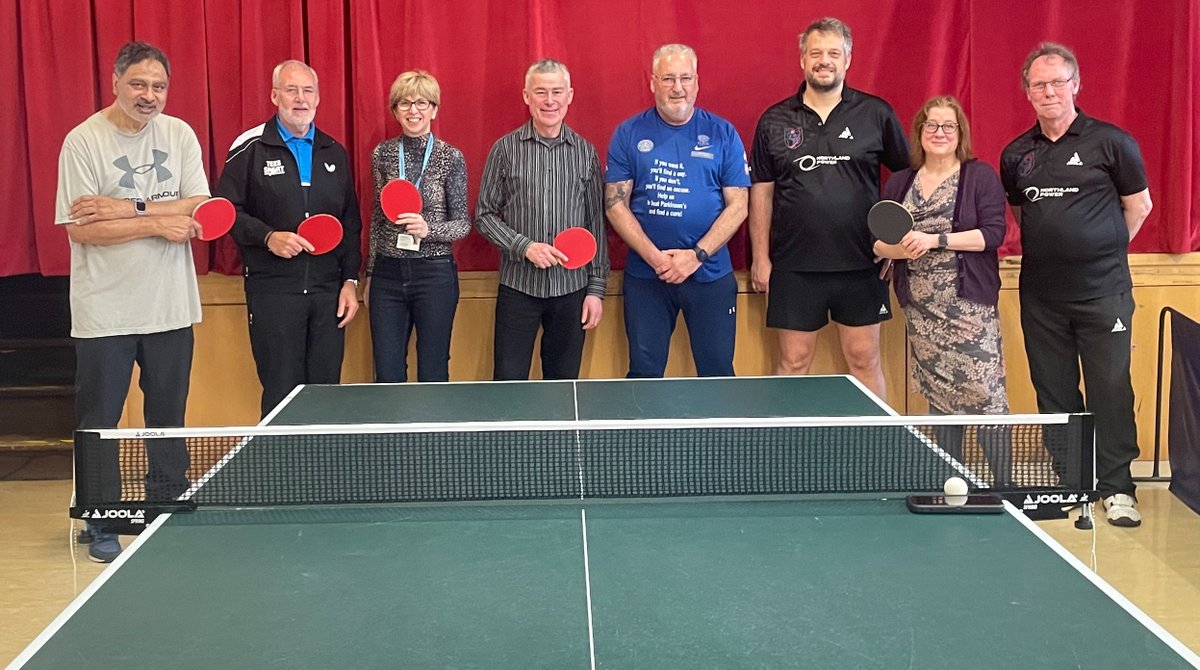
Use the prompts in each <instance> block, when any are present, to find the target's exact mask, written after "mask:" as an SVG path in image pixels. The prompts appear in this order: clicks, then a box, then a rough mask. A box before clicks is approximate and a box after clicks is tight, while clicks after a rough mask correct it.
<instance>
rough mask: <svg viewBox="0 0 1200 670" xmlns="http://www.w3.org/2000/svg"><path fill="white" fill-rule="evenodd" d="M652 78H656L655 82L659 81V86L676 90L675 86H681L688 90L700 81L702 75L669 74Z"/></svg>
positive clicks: (654, 75)
mask: <svg viewBox="0 0 1200 670" xmlns="http://www.w3.org/2000/svg"><path fill="white" fill-rule="evenodd" d="M650 76H651V77H654V80H655V81H657V82H658V83H659V85H661V86H664V87H666V88H675V84H679V85H680V86H682V87H684V88H687V87H689V86H693V85H695V83H696V82H697V81H699V80H700V75H698V74H680V75H675V74H668V75H663V76H659V75H656V74H653V75H650Z"/></svg>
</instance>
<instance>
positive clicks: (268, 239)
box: [263, 230, 279, 247]
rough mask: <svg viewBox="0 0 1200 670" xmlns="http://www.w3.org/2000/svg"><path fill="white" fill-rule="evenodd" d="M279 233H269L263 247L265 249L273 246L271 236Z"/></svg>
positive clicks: (264, 239)
mask: <svg viewBox="0 0 1200 670" xmlns="http://www.w3.org/2000/svg"><path fill="white" fill-rule="evenodd" d="M278 232H279V231H278V230H272V231H271V232H269V233H267V236H266V237H264V238H263V246H264V247H269V246H271V236H272V235H274V234H275V233H278Z"/></svg>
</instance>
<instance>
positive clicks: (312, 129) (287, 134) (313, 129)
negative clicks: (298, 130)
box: [275, 116, 317, 144]
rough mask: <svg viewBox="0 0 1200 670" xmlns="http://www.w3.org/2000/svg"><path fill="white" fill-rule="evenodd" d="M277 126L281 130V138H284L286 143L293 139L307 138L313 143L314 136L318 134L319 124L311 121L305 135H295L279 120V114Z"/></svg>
mask: <svg viewBox="0 0 1200 670" xmlns="http://www.w3.org/2000/svg"><path fill="white" fill-rule="evenodd" d="M275 127H276V128H277V129H278V130H279V139H281V140H283V141H284V142H285V143H287V142H291V141H292V140H307V141H308V142H309V143H310V144H311V143H312V141H313V138H315V137H316V136H317V124H315V123H310V124H309V125H308V132H307V133H304V134H303V135H293V134H292V132H291V131H290V130H288V129H287V128H286V127H285V126H284V125H283V121H280V120H279V116H276V117H275Z"/></svg>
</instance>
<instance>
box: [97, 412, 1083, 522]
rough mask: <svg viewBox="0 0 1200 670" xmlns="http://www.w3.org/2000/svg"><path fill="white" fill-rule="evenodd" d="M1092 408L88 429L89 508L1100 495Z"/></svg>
mask: <svg viewBox="0 0 1200 670" xmlns="http://www.w3.org/2000/svg"><path fill="white" fill-rule="evenodd" d="M1092 453H1093V450H1092V425H1091V417H1090V416H1089V415H1027V416H1014V417H867V418H857V417H856V418H829V419H772V420H754V419H722V420H712V419H699V420H688V421H624V422H615V421H609V422H601V421H583V422H565V423H514V424H495V423H489V424H471V423H464V424H384V425H341V426H339V425H335V426H285V427H274V426H266V427H254V428H248V427H243V428H204V429H160V430H156V429H147V430H104V431H80V432H78V433H76V436H75V465H76V506H75V508H74V510H73V511H78V512H80V514H82V513H83V512H84V511H87V508H92V509H93V510H94V509H95V508H100V507H114V506H121V505H154V504H164V503H166V504H175V505H176V506H179V505H185V506H189V507H190V506H204V505H217V506H264V505H271V506H274V505H289V504H301V505H311V504H355V503H401V502H443V501H484V500H538V499H572V498H574V499H596V498H653V497H683V496H741V495H795V494H857V493H878V492H919V491H940V490H941V489H942V487H943V485H944V483H945V481H946V479H947V478H949V477H951V476H959V477H962V478H963V479H965V480H967V482H968V483H969V484H970V486H971V488H972V489H975V490H987V489H991V490H994V491H1021V490H1034V489H1036V490H1070V491H1076V490H1087V489H1090V488H1091V482H1092V472H1093V469H1092Z"/></svg>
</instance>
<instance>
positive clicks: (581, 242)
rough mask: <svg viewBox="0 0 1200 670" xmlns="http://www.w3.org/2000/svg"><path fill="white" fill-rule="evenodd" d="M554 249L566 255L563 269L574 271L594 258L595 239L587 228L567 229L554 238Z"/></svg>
mask: <svg viewBox="0 0 1200 670" xmlns="http://www.w3.org/2000/svg"><path fill="white" fill-rule="evenodd" d="M554 248H555V249H558V250H559V251H561V252H563V253H564V254H566V255H567V260H565V261H563V267H565V268H566V269H568V270H576V269H579V268H581V267H583V266H585V265H587V264H588V263H591V262H592V259H593V258H595V257H596V238H595V237H594V236H593V235H592V233H591V232H589V231H588V229H587V228H579V227H576V228H567V229H566V230H564V231H562V232H561V233H559V234H558V235H556V236H555V237H554Z"/></svg>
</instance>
